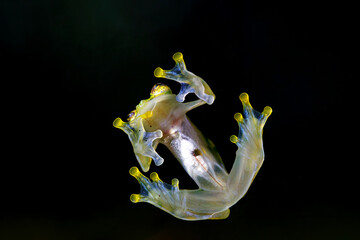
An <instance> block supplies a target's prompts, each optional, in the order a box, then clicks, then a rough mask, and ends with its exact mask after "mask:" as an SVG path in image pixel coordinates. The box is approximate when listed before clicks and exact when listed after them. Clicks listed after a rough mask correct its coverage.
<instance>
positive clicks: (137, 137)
mask: <svg viewBox="0 0 360 240" xmlns="http://www.w3.org/2000/svg"><path fill="white" fill-rule="evenodd" d="M130 114H131V113H130ZM145 117H146V116H145ZM145 117H141V116H140V117H138V118H134V119H131V120H130V121H129V122H123V121H122V120H121V118H116V119H115V121H114V123H113V125H114V127H116V128H119V129H121V130H123V131H124V132H125V133H126V134H127V135H128V137H129V139H130V142H131V144H132V145H133V148H134V153H135V156H136V159H137V160H138V162H139V164H140V166H141V168H142V170H143V171H144V172H147V171H149V169H150V164H151V159H153V160H154V162H155V165H156V166H160V165H161V164H162V163H163V162H164V159H163V158H162V157H161V156H160V155H159V154H158V153H157V152H156V151H155V148H156V146H157V144H158V142H157V141H155V140H156V139H158V138H161V137H162V136H163V133H162V131H161V130H156V131H154V132H146V131H145V129H144V126H143V123H142V119H143V118H145Z"/></svg>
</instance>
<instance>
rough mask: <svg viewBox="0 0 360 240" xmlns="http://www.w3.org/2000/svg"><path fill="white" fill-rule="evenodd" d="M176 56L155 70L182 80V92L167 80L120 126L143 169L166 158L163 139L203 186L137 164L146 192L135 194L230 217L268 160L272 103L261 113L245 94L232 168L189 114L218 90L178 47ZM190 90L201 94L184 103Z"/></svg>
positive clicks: (185, 211) (196, 214) (196, 216)
mask: <svg viewBox="0 0 360 240" xmlns="http://www.w3.org/2000/svg"><path fill="white" fill-rule="evenodd" d="M173 59H174V60H175V62H176V64H175V67H174V68H173V69H171V70H168V71H166V70H163V69H161V68H156V69H155V71H154V75H155V77H158V78H167V79H171V80H175V81H177V82H179V83H180V84H181V90H180V93H179V94H178V95H174V94H172V92H171V90H170V88H169V87H167V86H166V85H164V84H156V85H155V86H154V87H153V89H152V90H151V94H150V98H149V99H146V100H142V101H141V102H140V103H139V104H138V105H137V106H136V110H134V111H132V112H130V114H129V117H128V122H124V121H122V120H121V119H120V118H117V119H115V121H114V127H116V128H119V129H121V130H123V131H124V132H125V133H126V134H127V135H128V136H129V139H130V141H131V143H132V146H133V149H134V153H135V156H136V158H137V160H138V162H139V164H140V166H141V169H142V171H144V172H148V171H149V168H150V164H151V160H154V163H155V165H156V166H159V165H161V164H163V162H164V159H163V158H162V157H161V156H160V155H159V154H158V153H157V152H156V151H155V149H156V147H157V145H158V144H159V143H162V144H164V145H165V146H166V147H167V148H168V149H169V150H170V151H171V152H172V153H173V155H174V156H175V157H176V158H177V159H178V161H179V162H180V163H181V165H182V166H183V168H184V169H185V171H186V172H187V173H188V174H189V176H190V177H191V178H192V179H193V180H194V181H195V182H196V184H197V185H198V187H199V189H196V190H184V189H179V180H177V179H176V178H174V179H173V180H172V182H171V184H168V183H165V182H163V181H162V180H160V178H159V176H158V174H157V173H155V172H153V173H151V174H150V179H148V178H147V177H145V176H144V175H143V174H142V173H141V172H140V170H139V169H138V168H137V167H132V168H131V169H130V175H132V176H133V177H135V178H136V179H137V180H138V182H139V184H140V194H132V195H131V196H130V200H131V201H132V202H134V203H137V202H148V203H150V204H152V205H154V206H156V207H158V208H160V209H162V210H164V211H166V212H168V213H170V214H172V215H173V216H175V217H177V218H180V219H184V220H204V219H224V218H227V217H228V216H229V214H230V210H229V208H230V207H231V206H232V205H234V204H235V203H236V202H237V201H239V200H240V199H241V198H242V197H243V196H244V195H245V193H246V192H247V190H248V189H249V187H250V185H251V183H252V181H253V180H254V178H255V176H256V174H257V172H258V171H259V169H260V167H261V165H262V163H263V161H264V150H263V143H262V133H263V127H264V125H265V122H266V120H267V118H268V117H269V116H270V114H271V112H272V109H271V108H270V107H265V108H264V111H263V112H262V113H259V112H257V111H255V110H254V109H253V108H252V107H251V105H250V102H249V96H248V94H246V93H242V94H241V95H240V97H239V98H240V101H241V102H242V105H243V114H241V113H236V114H235V116H234V117H235V120H236V121H237V123H238V125H239V129H240V130H239V134H238V136H235V135H233V136H231V137H230V141H231V142H233V143H235V144H236V145H237V147H238V150H237V151H236V158H235V162H234V164H233V166H232V169H231V171H230V173H228V172H227V171H226V169H225V167H224V164H223V162H222V160H221V157H220V155H219V154H218V152H217V151H216V149H215V146H214V145H213V143H212V142H211V141H210V140H208V139H207V138H205V137H204V136H203V135H202V133H201V132H200V131H199V130H198V129H197V128H196V127H195V126H194V125H193V124H192V123H191V122H190V120H189V119H188V118H187V116H186V112H188V111H190V110H192V109H194V108H196V107H199V106H201V105H203V104H205V103H207V104H212V103H213V102H214V100H215V95H214V93H213V92H212V91H211V89H210V87H209V86H208V85H207V84H206V82H205V81H204V80H203V79H201V78H200V77H198V76H196V75H195V74H193V73H191V72H189V71H187V69H186V67H185V63H184V60H183V55H182V54H181V53H175V54H174V56H173ZM189 93H195V94H196V96H197V97H198V98H199V99H198V100H196V101H192V102H185V103H184V99H185V96H186V95H187V94H189Z"/></svg>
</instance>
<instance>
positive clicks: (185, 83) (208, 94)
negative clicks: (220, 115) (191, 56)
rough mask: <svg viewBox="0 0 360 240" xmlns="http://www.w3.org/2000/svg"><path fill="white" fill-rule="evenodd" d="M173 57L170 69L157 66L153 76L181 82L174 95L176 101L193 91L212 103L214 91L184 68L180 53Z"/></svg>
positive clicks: (180, 100) (183, 98) (181, 99)
mask: <svg viewBox="0 0 360 240" xmlns="http://www.w3.org/2000/svg"><path fill="white" fill-rule="evenodd" d="M173 59H174V61H175V63H176V64H175V67H174V68H173V69H171V70H163V69H162V68H160V67H158V68H156V69H155V71H154V75H155V77H157V78H167V79H171V80H175V81H177V82H179V83H180V84H181V89H180V92H179V94H178V95H177V96H176V100H177V101H178V102H183V101H184V100H185V97H186V95H188V94H189V93H195V95H196V96H197V97H198V98H200V99H201V100H203V101H205V102H206V103H207V104H212V103H213V102H214V100H215V95H214V93H213V92H212V90H211V88H210V87H209V85H208V84H207V83H206V82H205V81H204V80H203V79H202V78H200V77H198V76H196V75H195V74H193V73H192V72H189V71H188V70H187V69H186V66H185V62H184V58H183V55H182V53H180V52H177V53H175V54H174V55H173Z"/></svg>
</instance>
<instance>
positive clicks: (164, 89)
mask: <svg viewBox="0 0 360 240" xmlns="http://www.w3.org/2000/svg"><path fill="white" fill-rule="evenodd" d="M170 93H171V89H170V88H169V87H168V86H166V85H165V84H163V83H157V84H155V85H154V86H153V88H152V89H151V92H150V96H151V97H156V96H159V95H162V94H170Z"/></svg>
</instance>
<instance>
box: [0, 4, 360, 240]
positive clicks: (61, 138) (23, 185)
mask: <svg viewBox="0 0 360 240" xmlns="http://www.w3.org/2000/svg"><path fill="white" fill-rule="evenodd" d="M290 2H291V3H289V1H286V2H279V1H275V2H274V1H191V0H186V1H122V0H117V1H70V0H69V1H25V0H24V1H1V2H0V17H1V19H0V27H1V32H0V34H1V35H0V48H1V58H2V59H3V60H4V62H3V63H2V65H1V72H2V77H1V79H2V83H3V84H2V88H1V89H2V93H3V94H2V96H3V97H4V100H3V101H2V106H3V120H5V123H4V125H3V128H4V130H3V132H4V133H7V134H3V138H4V140H5V142H6V143H3V148H4V150H5V151H3V156H2V159H1V164H2V167H1V172H2V173H1V178H2V180H1V182H0V187H1V196H0V197H1V200H0V201H1V205H0V238H1V239H52V240H55V239H125V237H129V236H133V239H205V238H206V239H212V238H221V239H227V238H230V237H231V238H234V239H358V238H359V236H360V235H359V230H358V228H359V215H358V214H359V208H358V206H357V205H356V204H357V203H358V201H357V199H356V192H358V186H357V185H356V181H357V177H356V176H355V175H354V173H355V172H356V164H355V162H356V161H358V159H357V158H356V155H352V154H351V153H350V151H351V149H354V147H353V145H351V143H355V141H356V139H355V138H354V137H356V134H354V133H353V130H354V125H356V118H357V117H356V116H355V115H354V114H356V109H353V110H355V111H352V112H350V111H348V110H347V109H346V108H345V106H347V105H348V104H349V102H347V101H345V100H344V98H345V96H347V95H349V94H348V92H349V90H350V89H351V88H354V87H356V85H351V83H350V82H351V80H354V75H353V73H354V71H353V70H352V69H353V67H355V64H354V63H353V61H352V52H353V48H354V45H355V44H354V43H355V40H353V37H354V35H355V34H354V32H356V31H355V30H356V28H355V27H354V24H353V20H354V14H355V13H354V12H355V11H353V9H354V7H353V6H347V5H346V4H345V3H343V4H341V5H335V4H331V3H329V2H327V3H321V2H314V1H295V2H294V1H290ZM177 51H181V52H182V53H183V54H184V58H185V61H186V64H187V67H188V69H189V70H190V71H192V72H194V73H195V74H197V75H198V76H201V77H202V78H204V79H205V80H206V81H207V83H208V84H209V85H210V86H211V88H212V89H213V91H214V93H215V94H216V96H217V99H216V101H215V103H214V104H213V105H212V106H203V107H201V108H198V109H196V110H194V111H192V112H190V113H189V117H190V118H191V119H192V121H193V122H194V123H195V125H197V126H198V128H200V129H201V130H202V131H203V133H204V135H205V136H207V137H208V138H210V139H211V140H212V141H213V142H214V143H215V145H216V146H217V148H218V150H219V152H220V154H221V155H222V158H223V160H224V162H225V165H226V167H227V168H228V170H229V169H230V167H231V166H232V163H233V161H234V158H235V151H236V146H235V145H234V144H232V143H230V141H229V137H230V136H231V135H232V134H237V131H238V129H237V125H236V122H235V121H234V119H233V115H234V113H236V112H239V111H242V108H241V103H240V101H239V100H238V96H239V94H240V93H241V92H247V93H248V94H249V95H250V101H251V103H252V105H253V107H254V108H255V109H258V110H259V111H261V110H262V109H263V107H265V106H267V105H269V106H271V107H272V108H273V114H272V115H271V117H270V118H269V120H268V122H267V124H266V126H265V130H264V148H265V153H266V158H265V162H264V165H263V167H262V169H261V170H260V172H259V174H258V176H257V177H256V179H255V181H254V183H253V184H252V186H251V188H250V190H249V192H248V193H247V194H246V196H245V197H244V198H243V199H242V200H241V201H240V202H239V203H238V204H236V205H235V206H233V207H232V208H231V214H230V217H229V218H228V219H226V220H221V221H200V222H186V221H181V220H178V219H175V218H173V217H172V216H170V215H168V214H166V213H165V212H163V211H161V210H159V209H157V208H155V207H152V206H151V205H148V204H133V203H131V202H130V201H129V196H130V194H132V193H138V191H139V187H138V183H137V182H136V180H135V179H133V178H132V177H131V176H130V175H129V174H128V170H129V169H130V167H132V166H138V164H137V162H136V159H135V156H134V155H133V151H132V147H131V144H130V142H129V141H128V138H127V136H126V135H125V134H124V133H123V132H121V131H120V130H117V129H115V128H113V127H112V122H113V120H114V119H115V118H116V117H118V116H119V117H122V118H123V119H124V118H125V119H126V115H127V114H128V113H129V112H130V111H131V110H133V109H134V107H135V106H136V105H137V104H138V103H139V101H140V100H141V99H146V98H148V96H149V93H150V89H151V88H152V86H153V85H154V84H155V83H157V82H163V83H166V84H168V85H169V86H170V87H171V88H172V89H173V91H174V92H175V93H176V92H178V90H179V86H178V84H177V83H175V82H170V81H168V80H165V79H156V78H155V77H154V76H153V70H154V69H155V68H156V67H158V66H161V67H163V68H164V69H170V68H172V67H173V64H174V63H173V60H172V59H171V56H172V54H173V53H175V52H177ZM188 99H194V98H193V97H191V96H189V98H188ZM351 137H352V138H351ZM158 152H159V153H160V154H161V155H162V156H164V158H165V162H164V164H163V165H162V166H160V167H156V166H153V165H152V166H151V171H157V172H158V173H159V175H160V177H161V178H162V179H163V180H165V181H167V182H169V181H170V180H171V179H172V178H173V177H176V178H178V179H179V180H180V187H182V188H196V185H195V184H194V183H193V182H192V181H191V179H190V178H189V177H188V176H187V175H186V173H185V171H183V169H182V168H181V166H180V165H179V164H178V163H177V161H176V160H175V159H174V158H173V157H172V155H171V154H169V153H168V151H167V149H165V148H164V147H161V146H160V147H159V150H158Z"/></svg>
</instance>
